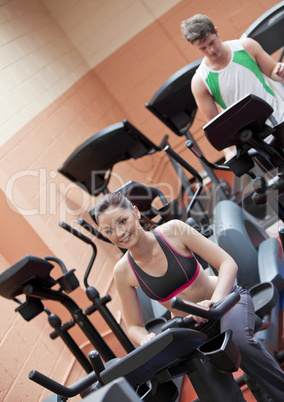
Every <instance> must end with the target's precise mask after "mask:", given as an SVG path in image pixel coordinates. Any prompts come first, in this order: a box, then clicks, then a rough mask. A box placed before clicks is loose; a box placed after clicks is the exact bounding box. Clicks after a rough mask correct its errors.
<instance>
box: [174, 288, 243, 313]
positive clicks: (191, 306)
mask: <svg viewBox="0 0 284 402" xmlns="http://www.w3.org/2000/svg"><path fill="white" fill-rule="evenodd" d="M239 300H240V295H239V293H236V292H233V293H230V294H229V295H228V296H226V297H224V298H223V299H222V300H220V301H219V302H217V303H214V304H213V305H212V306H211V307H210V308H209V307H204V306H202V305H200V304H196V303H192V302H189V301H186V300H183V299H180V298H178V297H174V298H173V299H172V301H171V307H173V308H175V309H177V310H180V311H183V312H185V313H188V314H194V315H196V316H198V317H203V318H207V319H209V320H219V319H220V318H221V317H222V316H223V315H224V314H226V313H227V312H228V311H229V310H230V309H231V308H232V307H234V306H235V305H236V304H237V303H238V301H239Z"/></svg>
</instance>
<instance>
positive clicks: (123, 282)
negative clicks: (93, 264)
mask: <svg viewBox="0 0 284 402" xmlns="http://www.w3.org/2000/svg"><path fill="white" fill-rule="evenodd" d="M114 280H115V284H116V288H117V291H118V293H119V296H120V300H121V304H122V310H123V315H124V318H125V321H126V326H127V332H128V336H129V338H130V339H131V341H132V342H133V343H135V344H137V345H142V344H143V343H145V342H147V341H148V340H150V339H152V338H154V337H155V336H156V335H155V334H154V333H149V332H148V331H147V330H146V329H145V327H144V321H143V316H142V310H141V306H140V302H139V299H138V295H137V292H136V289H135V287H133V286H131V284H130V281H131V279H130V275H129V267H128V266H127V263H126V262H125V261H122V260H121V261H119V262H118V263H117V264H116V266H115V269H114Z"/></svg>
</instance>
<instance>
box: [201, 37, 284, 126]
mask: <svg viewBox="0 0 284 402" xmlns="http://www.w3.org/2000/svg"><path fill="white" fill-rule="evenodd" d="M225 43H226V44H228V46H229V47H230V49H231V60H230V62H229V64H228V65H227V66H226V67H225V68H223V69H222V70H216V71H215V70H211V69H210V68H209V67H208V66H207V65H206V64H205V62H204V59H203V60H202V62H201V64H200V66H199V67H198V69H197V71H196V72H197V74H199V75H200V77H201V78H202V80H203V82H204V83H205V85H206V87H207V88H208V91H209V92H210V94H211V95H212V96H213V98H214V100H215V102H216V103H217V104H218V105H219V106H220V108H221V109H222V110H225V109H226V108H227V107H229V106H230V105H232V104H233V103H235V102H237V101H238V100H239V99H241V98H242V97H244V96H246V95H247V94H249V93H251V94H254V95H257V96H258V97H260V98H261V99H264V100H265V101H266V102H267V103H268V104H270V105H271V106H272V107H273V109H274V113H273V116H274V118H275V119H276V121H277V123H281V122H282V121H283V120H284V102H283V100H282V99H281V97H280V96H279V94H278V93H277V92H276V91H275V88H274V89H272V86H271V84H270V81H271V80H269V79H268V78H267V77H266V76H264V75H263V74H262V72H261V71H260V69H259V67H258V65H257V63H256V61H255V60H254V59H253V58H252V57H251V56H250V55H249V54H248V53H247V51H246V50H245V49H244V48H243V46H242V45H241V43H240V41H239V40H232V41H227V42H225ZM267 124H269V125H272V124H271V123H269V121H267Z"/></svg>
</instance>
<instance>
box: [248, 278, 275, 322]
mask: <svg viewBox="0 0 284 402" xmlns="http://www.w3.org/2000/svg"><path fill="white" fill-rule="evenodd" d="M249 293H250V295H251V297H252V300H253V304H254V309H255V314H257V315H258V316H259V317H260V318H263V317H264V316H265V315H267V314H269V313H270V311H271V309H272V308H273V307H274V306H275V305H276V303H277V300H278V291H277V289H276V287H275V286H274V284H273V283H272V282H263V283H259V284H257V285H254V286H252V287H251V288H250V289H249Z"/></svg>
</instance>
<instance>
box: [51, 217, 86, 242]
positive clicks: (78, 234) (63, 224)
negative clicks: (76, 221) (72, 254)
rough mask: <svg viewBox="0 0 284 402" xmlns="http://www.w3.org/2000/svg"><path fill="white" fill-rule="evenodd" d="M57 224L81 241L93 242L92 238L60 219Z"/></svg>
mask: <svg viewBox="0 0 284 402" xmlns="http://www.w3.org/2000/svg"><path fill="white" fill-rule="evenodd" d="M59 226H60V227H62V228H63V229H65V230H67V232H69V233H72V234H73V235H74V236H76V237H78V238H79V239H80V240H82V241H83V242H85V243H87V244H93V242H92V240H91V239H90V238H89V237H87V236H85V235H84V234H83V233H81V232H79V231H78V230H76V229H74V228H72V227H71V226H70V225H68V224H67V223H65V222H63V221H60V222H59Z"/></svg>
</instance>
